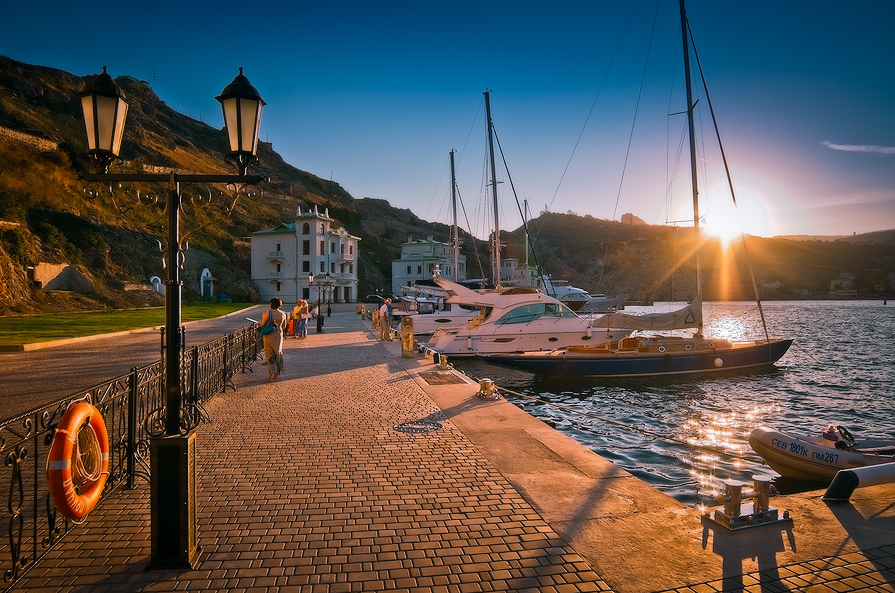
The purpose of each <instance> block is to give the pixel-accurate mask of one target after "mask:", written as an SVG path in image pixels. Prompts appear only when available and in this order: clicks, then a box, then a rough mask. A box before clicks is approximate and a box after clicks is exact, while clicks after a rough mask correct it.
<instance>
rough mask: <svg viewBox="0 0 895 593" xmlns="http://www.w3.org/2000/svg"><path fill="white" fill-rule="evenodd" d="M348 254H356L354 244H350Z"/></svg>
mask: <svg viewBox="0 0 895 593" xmlns="http://www.w3.org/2000/svg"><path fill="white" fill-rule="evenodd" d="M348 255H354V245H349V246H348Z"/></svg>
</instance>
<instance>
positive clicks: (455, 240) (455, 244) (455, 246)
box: [451, 150, 460, 282]
mask: <svg viewBox="0 0 895 593" xmlns="http://www.w3.org/2000/svg"><path fill="white" fill-rule="evenodd" d="M451 204H452V209H453V211H454V229H453V237H452V245H451V247H452V250H453V252H454V282H459V281H460V280H459V278H460V234H459V231H458V229H457V176H456V175H455V174H454V151H453V150H452V151H451Z"/></svg>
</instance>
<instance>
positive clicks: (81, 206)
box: [0, 56, 471, 314]
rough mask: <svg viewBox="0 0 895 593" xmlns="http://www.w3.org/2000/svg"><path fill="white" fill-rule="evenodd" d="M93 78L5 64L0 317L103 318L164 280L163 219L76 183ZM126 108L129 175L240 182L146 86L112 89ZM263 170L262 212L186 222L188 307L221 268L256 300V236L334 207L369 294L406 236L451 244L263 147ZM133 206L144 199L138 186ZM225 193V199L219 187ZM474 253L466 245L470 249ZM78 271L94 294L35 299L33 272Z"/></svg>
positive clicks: (215, 136) (144, 299) (212, 137)
mask: <svg viewBox="0 0 895 593" xmlns="http://www.w3.org/2000/svg"><path fill="white" fill-rule="evenodd" d="M85 82H86V79H82V78H79V77H77V76H74V75H72V74H69V73H67V72H63V71H61V70H56V69H53V68H46V67H42V66H31V65H27V64H22V63H19V62H15V61H13V60H10V59H8V58H5V57H2V56H0V314H8V313H24V312H29V311H33V310H42V309H47V308H52V309H62V308H103V307H127V306H140V305H143V304H147V303H156V302H157V301H158V297H157V296H156V295H153V294H152V293H151V292H147V291H134V290H125V289H126V288H133V287H134V286H139V285H141V284H142V285H145V284H146V283H147V281H148V279H149V278H150V277H152V276H159V277H161V278H164V270H163V268H162V255H161V253H160V252H159V248H158V242H157V239H158V238H160V237H161V236H163V235H164V231H163V229H162V227H161V225H160V221H159V211H158V210H153V209H152V208H150V207H146V206H141V207H136V208H134V207H133V204H131V203H129V201H128V199H129V198H128V196H127V195H125V194H124V193H123V192H121V191H118V192H116V194H117V195H116V197H115V199H113V198H112V197H111V196H109V195H108V193H107V192H103V193H101V195H100V196H99V197H97V198H95V199H89V198H87V197H86V196H85V194H84V189H85V186H86V184H85V183H84V182H82V181H79V180H78V174H79V173H84V172H90V163H89V162H88V159H87V157H86V140H85V138H84V130H83V125H84V124H83V119H82V116H81V111H80V103H79V101H78V99H77V93H78V92H79V91H80V90H81V89H82V88H83V86H84V84H85ZM116 82H117V83H118V84H119V86H121V88H122V90H124V92H125V93H126V94H127V97H128V101H129V102H130V109H129V112H128V119H127V127H126V131H125V138H124V142H123V147H122V155H121V156H122V158H123V159H124V161H125V163H124V170H127V171H138V170H145V169H147V168H150V169H151V168H153V167H157V168H161V169H162V170H168V169H177V170H186V171H195V172H201V173H232V171H231V170H229V165H228V164H227V163H226V162H225V160H224V153H225V150H226V146H227V144H226V139H225V136H224V134H223V131H222V130H220V129H217V128H213V127H211V126H209V125H207V124H205V123H203V122H199V121H196V120H194V119H192V118H190V117H187V116H185V115H183V114H181V113H178V112H176V111H174V110H173V109H171V108H169V107H168V106H167V105H165V103H164V102H163V101H162V100H161V99H160V98H159V97H158V96H156V94H155V93H154V92H153V91H152V90H151V89H150V88H149V86H148V84H147V83H146V82H144V81H140V80H136V79H134V78H132V77H129V76H122V77H119V78H118V79H116ZM259 159H260V161H261V164H260V165H259V166H258V167H257V168H256V172H257V173H259V174H261V175H265V176H268V177H270V179H271V181H270V183H267V184H264V187H263V188H262V189H263V192H264V193H263V196H262V197H261V199H258V200H246V199H241V200H240V201H239V202H238V203H237V206H236V208H235V209H234V211H233V212H232V213H231V214H230V215H229V216H228V215H226V214H225V213H223V212H222V211H220V210H215V209H213V208H211V209H209V208H201V209H194V210H189V209H187V210H186V211H185V216H184V217H183V227H184V228H183V231H184V233H190V236H189V251H188V252H187V256H186V264H185V265H186V269H185V272H184V274H183V276H184V281H185V298H191V297H194V296H197V295H198V288H199V287H198V283H197V281H196V280H195V279H196V278H198V275H199V271H200V270H201V269H202V268H203V267H209V268H210V269H212V270H213V274H214V276H215V277H216V278H217V279H218V282H219V289H220V290H223V291H225V292H227V293H228V294H230V295H234V296H237V297H239V296H241V297H244V298H248V299H251V298H253V297H254V296H255V295H256V294H257V289H256V288H255V287H254V286H253V284H252V282H251V281H250V279H249V271H250V270H249V245H248V243H246V242H244V241H242V240H240V239H241V238H243V237H246V236H248V235H249V234H250V233H252V232H253V231H256V230H259V229H263V228H268V227H271V226H274V225H276V224H277V223H278V222H280V221H291V220H292V219H293V217H294V215H295V212H296V209H297V208H298V207H299V206H300V207H302V208H303V209H307V208H309V207H312V206H313V205H318V206H320V207H321V209H323V208H328V209H329V212H330V215H331V216H333V217H334V218H336V219H337V220H339V221H340V222H341V223H342V224H343V225H344V226H345V227H346V229H348V230H349V232H351V233H353V234H356V235H358V236H360V237H361V238H362V243H361V246H362V255H363V259H362V261H361V264H360V266H359V267H360V272H361V286H360V287H359V289H360V293H361V294H365V291H370V292H372V291H373V290H375V289H376V288H380V287H386V286H388V285H389V282H388V280H387V277H388V275H390V273H391V260H392V259H394V258H395V257H396V255H397V254H398V253H399V252H400V242H401V241H402V240H404V239H403V238H404V237H406V236H407V235H408V234H410V235H416V236H426V235H430V234H433V235H436V236H439V237H440V238H444V239H446V238H447V236H448V230H447V227H445V226H444V225H432V224H430V223H427V222H425V221H423V220H420V219H419V218H417V217H416V216H414V215H413V214H412V213H411V212H410V211H407V210H398V209H394V208H392V207H391V206H389V205H388V204H387V203H381V201H380V200H370V199H364V200H355V199H354V198H353V197H352V196H350V195H349V194H348V193H347V192H346V191H345V190H344V189H343V188H342V187H341V186H339V184H338V183H335V182H332V181H327V180H324V179H320V178H319V177H316V176H315V175H312V174H310V173H307V172H305V171H301V170H299V169H297V168H295V167H293V166H292V165H290V164H288V163H286V162H284V161H283V159H282V158H281V157H280V156H279V155H278V154H277V153H276V152H274V151H273V150H272V148H271V146H270V144H266V143H263V142H262V143H261V147H260V149H259ZM131 189H132V191H131V192H130V193H131V195H136V189H137V188H131ZM217 189H224V188H217ZM470 243H471V242H470ZM39 263H53V264H63V263H66V264H69V265H72V266H76V267H77V268H78V269H79V270H80V271H81V272H82V273H83V274H84V275H85V276H87V277H88V278H90V280H91V281H92V282H93V283H94V285H95V286H96V291H95V292H93V293H89V294H80V293H70V294H69V293H65V292H60V291H49V292H48V291H43V290H35V286H34V283H33V282H31V279H30V277H29V270H28V268H29V266H30V267H34V266H36V265H37V264H39Z"/></svg>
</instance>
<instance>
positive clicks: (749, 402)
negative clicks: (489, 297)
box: [451, 300, 895, 506]
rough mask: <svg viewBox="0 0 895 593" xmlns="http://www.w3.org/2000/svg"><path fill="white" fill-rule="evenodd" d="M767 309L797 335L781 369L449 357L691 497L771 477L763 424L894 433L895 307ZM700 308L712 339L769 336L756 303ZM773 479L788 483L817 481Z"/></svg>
mask: <svg viewBox="0 0 895 593" xmlns="http://www.w3.org/2000/svg"><path fill="white" fill-rule="evenodd" d="M656 306H657V307H668V308H671V307H673V306H675V305H674V304H661V303H660V304H657V305H656ZM762 306H763V308H764V312H765V318H766V320H767V325H768V330H769V332H770V335H771V337H790V338H794V339H795V342H794V343H793V346H792V347H791V348H790V350H789V352H788V353H787V354H786V355H785V356H784V357H783V358H782V359H781V360H780V361H779V362H778V363H777V366H776V368H775V369H773V370H770V371H765V372H745V371H744V372H732V373H730V372H726V373H725V374H723V375H702V376H678V377H668V378H642V379H611V380H610V379H599V378H569V377H542V376H537V375H532V374H530V373H527V372H524V371H517V370H514V369H508V368H504V367H500V366H495V365H491V364H488V363H485V362H484V361H481V360H462V359H453V360H451V363H452V364H454V366H455V367H456V368H457V369H458V370H461V371H463V372H465V373H467V374H468V375H470V376H471V377H474V378H476V379H477V380H478V379H481V378H485V377H487V378H490V379H492V380H493V381H494V382H495V383H496V384H497V385H498V386H499V387H502V388H505V389H507V390H512V391H515V392H518V393H520V394H524V395H527V396H534V397H536V398H537V399H538V400H540V401H532V400H531V399H528V398H525V397H518V396H514V395H513V394H507V395H506V397H507V399H508V400H510V401H514V402H517V403H520V404H523V405H524V407H525V409H526V410H527V411H528V412H529V413H531V414H533V415H534V416H536V417H539V418H543V419H550V420H553V421H554V422H555V423H556V428H557V430H560V431H562V432H563V433H565V434H567V435H569V436H570V437H571V438H573V439H575V440H576V441H578V442H579V443H581V444H583V445H585V446H587V447H589V448H590V449H592V450H593V451H595V452H596V453H598V454H599V455H601V456H602V457H605V458H606V459H609V460H611V461H612V462H614V463H616V464H617V465H619V466H621V467H623V468H625V469H626V470H628V471H630V472H631V473H632V474H634V475H636V476H637V477H639V478H640V479H642V480H644V481H646V482H648V483H650V484H652V485H653V486H655V487H656V488H659V489H660V490H662V491H664V492H666V493H667V494H669V495H670V496H673V497H675V498H676V499H678V500H680V501H681V502H684V503H686V504H689V505H692V506H697V505H699V504H701V503H702V502H703V501H704V499H705V497H706V496H707V495H710V494H713V493H714V492H715V491H716V490H717V489H718V488H719V484H720V482H721V481H722V480H724V479H727V478H735V479H740V480H743V481H747V482H749V481H751V476H752V474H754V473H772V474H773V471H772V470H770V468H768V467H767V466H766V465H763V462H762V460H761V458H760V457H758V456H757V455H756V454H755V453H754V452H753V451H752V449H751V447H750V446H749V443H748V440H747V439H748V435H749V432H750V431H751V430H752V428H754V427H755V426H757V425H758V424H764V425H766V426H770V427H772V428H777V429H780V430H783V431H787V432H791V433H793V434H801V435H805V434H819V433H820V431H821V430H822V429H823V428H824V427H825V426H828V425H830V424H838V425H842V426H845V427H847V428H848V429H849V430H850V431H851V432H852V433H853V434H855V435H856V436H858V437H859V438H890V439H895V305H888V306H887V305H883V301H882V300H879V301H775V302H767V303H762ZM643 310H647V309H646V308H639V307H629V308H628V309H627V312H636V311H643ZM703 314H704V316H705V333H706V335H708V336H712V337H719V338H726V339H730V340H737V339H753V338H761V337H763V336H764V330H763V328H762V324H761V318H760V315H759V313H758V307H757V305H756V304H755V303H747V302H733V303H730V302H724V303H721V302H713V303H705V304H704V309H703ZM774 475H776V474H774ZM777 484H778V487H779V488H780V489H781V490H782V491H786V490H787V489H789V490H793V489H800V488H801V489H805V488H806V487H808V486H809V485H806V484H799V483H793V482H792V481H788V480H777ZM813 486H814V487H817V485H813ZM821 487H822V486H821Z"/></svg>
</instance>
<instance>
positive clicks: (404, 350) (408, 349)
mask: <svg viewBox="0 0 895 593" xmlns="http://www.w3.org/2000/svg"><path fill="white" fill-rule="evenodd" d="M401 357H402V358H413V319H412V318H410V317H404V318H403V319H401Z"/></svg>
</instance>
